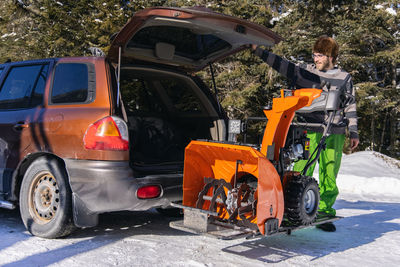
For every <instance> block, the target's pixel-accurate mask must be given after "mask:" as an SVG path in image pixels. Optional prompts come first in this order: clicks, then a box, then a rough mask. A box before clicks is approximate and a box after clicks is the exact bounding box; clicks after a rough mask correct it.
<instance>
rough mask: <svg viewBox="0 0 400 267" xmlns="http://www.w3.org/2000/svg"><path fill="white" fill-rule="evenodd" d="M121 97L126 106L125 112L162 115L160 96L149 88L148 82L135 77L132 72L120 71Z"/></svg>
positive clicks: (163, 111)
mask: <svg viewBox="0 0 400 267" xmlns="http://www.w3.org/2000/svg"><path fill="white" fill-rule="evenodd" d="M121 76H123V77H124V79H122V80H121V95H122V98H123V99H124V103H125V104H126V106H127V112H128V113H132V112H147V113H153V114H163V113H165V110H164V108H163V105H162V103H161V101H160V96H159V95H158V94H157V93H156V92H155V90H154V88H153V87H152V86H150V82H149V81H147V80H145V79H143V78H139V77H136V76H135V74H134V72H131V71H129V70H122V71H121Z"/></svg>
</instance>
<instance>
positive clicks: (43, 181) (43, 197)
mask: <svg viewBox="0 0 400 267" xmlns="http://www.w3.org/2000/svg"><path fill="white" fill-rule="evenodd" d="M71 195H72V194H71V189H70V186H69V184H68V179H67V174H66V171H65V169H64V168H63V167H62V166H61V165H60V164H59V163H58V161H57V160H56V159H54V158H49V157H41V158H39V159H37V160H35V161H34V162H33V163H32V164H31V165H30V166H29V168H28V169H27V171H26V172H25V175H24V178H23V180H22V184H21V191H20V196H19V206H20V212H21V218H22V221H23V223H24V225H25V227H26V229H28V231H29V232H30V233H31V234H32V235H35V236H40V237H44V238H57V237H62V236H66V235H68V234H70V233H71V232H72V231H73V230H74V228H75V226H74V224H73V220H72V200H71Z"/></svg>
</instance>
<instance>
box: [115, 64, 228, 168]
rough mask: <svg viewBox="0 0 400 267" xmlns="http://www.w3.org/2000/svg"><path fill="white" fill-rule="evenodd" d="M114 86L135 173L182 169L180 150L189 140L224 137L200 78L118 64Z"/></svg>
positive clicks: (213, 105)
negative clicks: (117, 86) (117, 84)
mask: <svg viewBox="0 0 400 267" xmlns="http://www.w3.org/2000/svg"><path fill="white" fill-rule="evenodd" d="M201 87H204V88H202V89H201ZM120 90H121V95H122V102H123V105H124V108H125V113H126V115H127V121H128V128H129V140H130V163H131V167H132V168H133V169H134V170H135V171H137V172H144V173H152V172H156V173H160V172H177V171H182V170H183V159H184V149H185V147H186V145H188V144H189V142H190V141H191V140H196V139H208V140H223V138H224V132H225V127H224V121H223V120H221V119H220V116H219V115H218V111H217V110H218V107H217V105H216V102H215V100H213V99H212V96H211V94H210V92H209V91H208V88H206V87H205V85H204V84H201V82H200V81H196V82H195V81H194V80H193V79H192V78H190V77H188V76H186V75H184V74H180V73H176V72H170V71H163V70H154V69H153V70H150V69H146V68H143V67H133V66H131V67H129V66H124V67H123V68H121V82H120ZM213 103H214V104H213Z"/></svg>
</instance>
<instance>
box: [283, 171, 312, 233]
mask: <svg viewBox="0 0 400 267" xmlns="http://www.w3.org/2000/svg"><path fill="white" fill-rule="evenodd" d="M284 198H285V216H286V218H287V219H288V221H289V223H290V224H292V225H296V226H298V225H309V224H311V223H313V222H314V221H315V219H316V216H317V212H318V205H319V187H318V183H317V181H316V180H315V179H314V178H313V177H309V176H300V177H296V178H293V179H290V180H289V181H287V183H286V185H285V189H284Z"/></svg>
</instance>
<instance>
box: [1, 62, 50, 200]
mask: <svg viewBox="0 0 400 267" xmlns="http://www.w3.org/2000/svg"><path fill="white" fill-rule="evenodd" d="M50 63H51V61H36V62H22V63H14V64H12V65H11V66H9V67H8V68H7V70H5V69H4V73H2V74H3V77H4V78H3V80H2V83H1V87H0V192H1V193H7V192H8V191H9V190H10V185H11V178H12V175H13V172H14V170H15V169H16V168H17V166H18V164H19V162H20V160H21V159H22V158H23V156H24V155H23V154H24V151H25V150H27V148H28V147H29V146H30V145H31V143H32V141H34V140H32V138H31V137H32V135H31V134H30V127H31V125H32V124H33V123H34V121H35V120H36V118H35V117H36V116H37V115H38V114H40V109H41V107H42V104H43V96H44V89H45V85H46V81H47V77H48V71H49V67H50Z"/></svg>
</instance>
